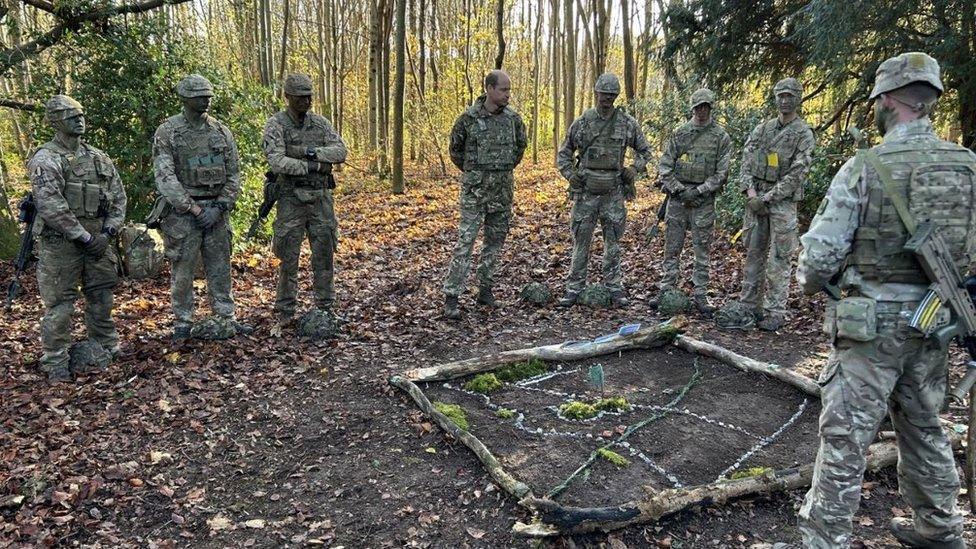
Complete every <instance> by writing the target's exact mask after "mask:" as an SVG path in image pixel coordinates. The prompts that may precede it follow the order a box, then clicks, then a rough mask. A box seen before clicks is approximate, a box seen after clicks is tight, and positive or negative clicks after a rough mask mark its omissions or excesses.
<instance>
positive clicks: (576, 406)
mask: <svg viewBox="0 0 976 549" xmlns="http://www.w3.org/2000/svg"><path fill="white" fill-rule="evenodd" d="M559 413H560V414H562V416H563V417H565V418H569V419H590V418H591V417H594V416H596V414H597V413H598V412H597V409H596V408H595V407H594V406H593V405H592V404H587V403H586V402H579V401H576V400H574V401H572V402H566V403H563V404H560V405H559Z"/></svg>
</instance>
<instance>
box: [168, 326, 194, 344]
mask: <svg viewBox="0 0 976 549" xmlns="http://www.w3.org/2000/svg"><path fill="white" fill-rule="evenodd" d="M172 339H173V341H181V340H184V339H190V327H189V326H174V327H173V335H172Z"/></svg>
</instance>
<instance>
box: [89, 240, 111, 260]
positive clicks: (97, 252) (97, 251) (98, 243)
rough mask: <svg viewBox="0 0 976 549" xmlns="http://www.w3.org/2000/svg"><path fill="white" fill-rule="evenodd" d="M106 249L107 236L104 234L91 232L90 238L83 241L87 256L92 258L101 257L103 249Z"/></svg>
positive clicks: (103, 252) (103, 253)
mask: <svg viewBox="0 0 976 549" xmlns="http://www.w3.org/2000/svg"><path fill="white" fill-rule="evenodd" d="M107 249H108V236H106V235H104V234H97V235H96V234H93V235H91V238H89V239H88V241H87V242H85V253H86V254H88V256H89V257H91V258H94V259H101V258H102V256H103V255H105V250H107Z"/></svg>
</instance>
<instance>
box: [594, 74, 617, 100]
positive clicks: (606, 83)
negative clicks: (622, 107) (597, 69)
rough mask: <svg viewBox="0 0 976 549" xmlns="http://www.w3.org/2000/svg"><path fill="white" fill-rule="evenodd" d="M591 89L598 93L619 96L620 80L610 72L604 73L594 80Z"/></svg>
mask: <svg viewBox="0 0 976 549" xmlns="http://www.w3.org/2000/svg"><path fill="white" fill-rule="evenodd" d="M593 89H594V90H595V91H597V92H599V93H611V94H613V95H620V79H619V78H617V75H616V74H613V73H612V72H605V73H603V74H601V75H600V77H599V78H597V79H596V84H595V85H594V86H593Z"/></svg>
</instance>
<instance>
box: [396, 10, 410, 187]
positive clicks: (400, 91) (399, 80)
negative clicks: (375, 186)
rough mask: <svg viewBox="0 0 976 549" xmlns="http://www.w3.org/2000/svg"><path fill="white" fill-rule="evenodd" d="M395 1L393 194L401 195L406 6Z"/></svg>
mask: <svg viewBox="0 0 976 549" xmlns="http://www.w3.org/2000/svg"><path fill="white" fill-rule="evenodd" d="M395 1H396V38H395V40H394V43H395V47H396V56H397V57H396V76H395V79H396V81H395V83H394V87H395V88H394V91H393V194H403V95H404V85H405V83H406V75H405V73H404V71H405V70H406V66H407V64H406V62H405V60H404V56H405V55H406V41H407V39H406V35H407V29H406V11H407V10H406V4H407V0H395Z"/></svg>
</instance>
